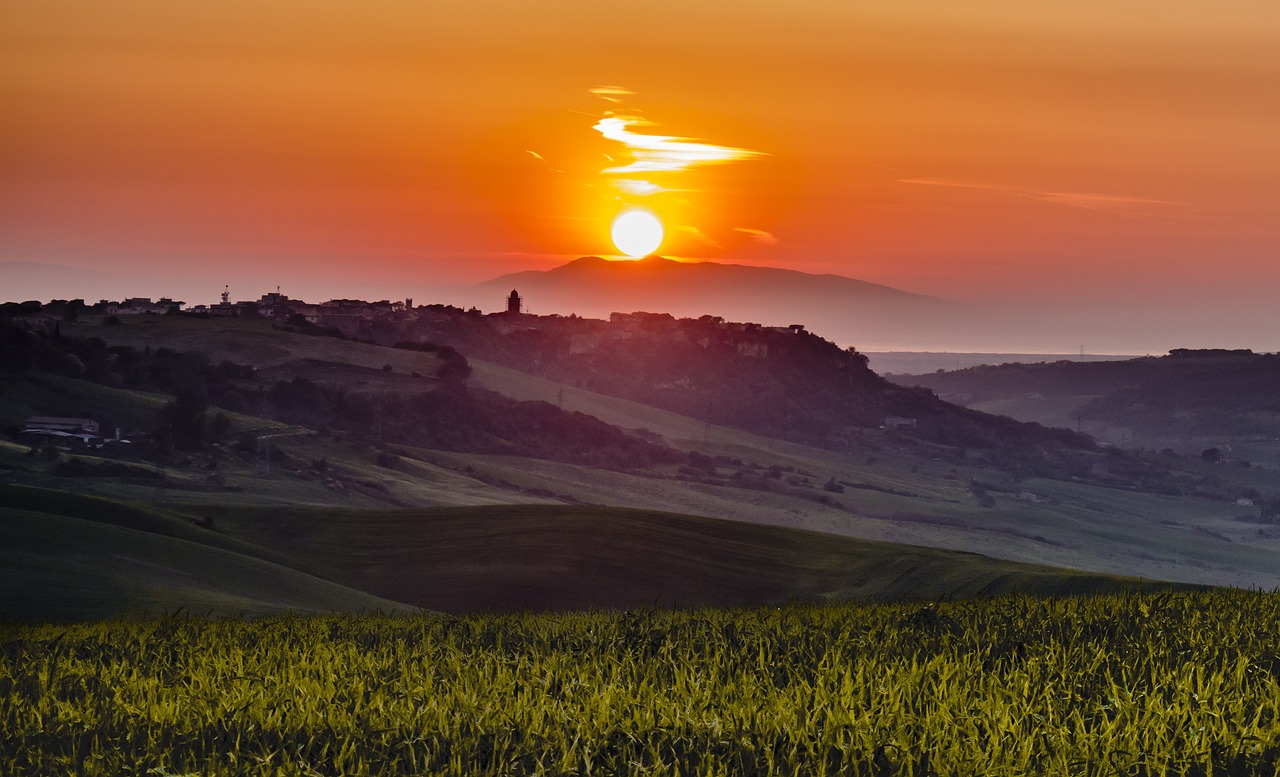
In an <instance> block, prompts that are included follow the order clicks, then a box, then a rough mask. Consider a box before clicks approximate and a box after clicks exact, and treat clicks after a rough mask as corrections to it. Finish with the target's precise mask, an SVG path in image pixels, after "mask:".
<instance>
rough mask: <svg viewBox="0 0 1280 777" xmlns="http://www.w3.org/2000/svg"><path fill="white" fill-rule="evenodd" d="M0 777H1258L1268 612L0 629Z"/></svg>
mask: <svg viewBox="0 0 1280 777" xmlns="http://www.w3.org/2000/svg"><path fill="white" fill-rule="evenodd" d="M0 729H2V730H3V733H4V736H3V739H2V741H0V772H3V773H4V774H11V775H48V774H78V775H118V774H152V775H233V774H234V775H316V774H324V775H337V774H343V775H401V774H415V775H458V776H459V777H461V776H462V775H495V776H496V775H690V776H692V775H725V776H728V775H795V776H797V777H799V776H800V775H804V776H806V777H807V776H808V775H868V776H870V775H875V776H876V777H881V776H888V775H913V776H914V775H920V776H932V775H972V774H989V775H1030V774H1041V775H1117V774H1123V775H1162V776H1163V775H1182V776H1184V777H1190V776H1193V775H1194V776H1196V777H1200V776H1203V777H1217V776H1218V775H1223V776H1231V777H1234V776H1236V775H1257V776H1259V777H1262V776H1263V775H1274V774H1275V773H1276V769H1277V767H1280V596H1277V595H1275V594H1263V593H1256V592H1243V591H1214V592H1182V593H1165V594H1160V595H1137V594H1112V595H1099V596H1092V597H1049V598H1030V597H1022V596H1017V597H997V598H987V599H975V600H961V601H955V602H945V603H940V604H938V605H936V606H932V607H921V606H920V605H919V604H915V605H908V604H884V605H854V604H842V605H827V606H813V605H787V606H783V607H779V608H773V607H770V608H756V609H721V610H696V609H695V610H659V609H640V610H635V611H627V612H623V611H607V612H597V613H583V614H544V615H537V614H528V613H524V614H513V615H497V614H490V615H475V616H466V617H448V616H434V615H417V616H401V617H388V616H362V617H357V616H329V617H315V618H297V617H285V618H265V619H261V620H256V621H243V620H226V621H210V620H204V619H199V618H188V617H169V618H164V619H160V620H152V621H144V622H125V621H115V622H105V623H102V622H100V623H87V624H79V625H74V626H70V627H62V626H15V625H9V626H4V627H0Z"/></svg>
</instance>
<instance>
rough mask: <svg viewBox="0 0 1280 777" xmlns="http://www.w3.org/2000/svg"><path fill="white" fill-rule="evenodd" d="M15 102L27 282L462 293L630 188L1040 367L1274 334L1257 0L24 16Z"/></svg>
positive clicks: (13, 217)
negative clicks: (916, 296)
mask: <svg viewBox="0 0 1280 777" xmlns="http://www.w3.org/2000/svg"><path fill="white" fill-rule="evenodd" d="M0 105H3V106H4V117H5V118H4V121H3V122H0V273H3V275H0V297H5V298H15V297H22V298H38V299H48V298H66V297H78V296H83V297H85V298H89V299H93V298H98V297H103V296H124V295H125V294H130V295H145V296H152V297H158V296H161V295H167V296H174V297H177V298H182V299H185V300H187V301H189V302H212V301H215V300H216V297H217V294H218V292H220V291H221V290H222V289H223V286H224V284H227V285H230V286H231V288H232V296H233V298H236V299H250V298H256V297H257V296H258V295H259V294H261V293H263V292H265V291H269V290H274V289H275V287H276V286H279V287H280V288H281V290H282V291H283V292H284V293H286V294H289V295H290V296H293V297H301V298H305V299H310V300H313V301H319V300H322V299H327V298H331V297H365V298H375V299H381V298H402V297H405V296H413V297H414V298H415V301H416V302H418V303H422V302H428V301H435V297H439V298H440V299H439V301H450V302H452V301H455V299H454V297H456V296H457V295H458V294H460V293H461V292H459V291H457V288H458V287H464V286H467V285H469V284H474V283H478V282H480V281H484V280H488V279H490V278H493V277H495V276H498V275H502V274H504V273H509V272H514V271H519V270H526V269H548V268H551V267H555V266H557V265H559V264H562V263H564V262H566V261H568V260H570V259H573V258H576V257H579V256H583V255H592V254H594V255H604V256H614V255H619V253H620V251H619V249H618V248H616V247H615V245H614V243H613V241H612V240H611V237H610V235H611V226H612V222H613V220H614V218H615V217H616V216H618V215H619V214H620V213H622V212H624V211H626V210H629V209H637V208H638V209H644V210H648V211H650V212H651V213H653V214H654V215H655V216H657V217H658V219H659V220H660V222H661V223H662V225H663V228H664V230H665V235H664V238H663V242H662V243H661V245H660V247H659V248H658V252H659V253H661V254H663V255H666V256H671V257H677V258H685V259H690V260H705V259H710V260H713V261H722V262H736V263H744V264H757V265H768V266H775V267H784V268H790V269H794V270H800V271H804V272H812V273H828V272H829V273H837V274H840V275H846V276H849V277H853V278H859V279H862V280H867V281H872V282H875V283H881V284H885V285H889V286H893V287H896V288H900V289H904V290H907V291H912V292H917V293H921V294H930V295H936V296H940V297H944V298H947V299H951V300H956V301H960V302H963V303H966V304H972V305H979V306H990V307H1000V308H1002V309H1006V310H1010V311H1014V312H1015V313H1016V314H1018V315H1021V316H1022V320H1024V321H1027V322H1030V323H1028V326H1030V325H1031V324H1032V323H1034V324H1035V325H1036V326H1038V327H1040V328H1041V329H1043V330H1044V331H1045V332H1046V333H1047V334H1046V336H1045V337H1044V338H1042V341H1043V347H1044V348H1045V349H1046V350H1049V351H1053V350H1059V349H1065V350H1069V351H1074V350H1075V348H1076V341H1077V340H1078V339H1080V338H1081V337H1082V336H1083V335H1081V334H1080V332H1081V331H1083V330H1082V327H1083V325H1082V323H1081V322H1091V323H1092V324H1093V325H1094V328H1095V329H1096V330H1097V332H1098V334H1094V333H1093V332H1092V331H1091V332H1090V336H1091V337H1092V338H1094V341H1095V342H1097V343H1099V350H1102V349H1103V348H1105V349H1108V350H1112V351H1117V350H1119V351H1124V350H1125V349H1129V350H1133V351H1134V352H1142V351H1145V350H1151V349H1160V348H1163V347H1179V346H1180V345H1188V344H1189V345H1195V346H1208V345H1223V346H1230V347H1254V348H1256V349H1259V350H1277V349H1280V313H1276V312H1275V309H1276V308H1280V305H1276V297H1277V291H1280V4H1276V3H1274V2H1271V1H1270V0H1259V1H1257V2H1244V1H1233V0H1226V1H1225V2H1218V3H1204V2H1181V1H1179V0H1164V1H1162V2H1154V1H1153V0H1126V1H1124V2H1116V0H1106V1H1105V2H1104V1H1101V0H1080V1H1078V2H1071V3H1067V2H1044V3H1027V2H1025V1H1015V0H971V1H969V2H964V3H956V2H952V1H946V0H937V1H936V2H935V1H933V0H901V1H900V2H887V1H884V2H881V1H876V2H858V1H856V0H793V2H789V3H776V2H759V1H757V0H735V2H722V1H721V0H707V1H694V2H690V0H680V1H679V2H676V1H675V0H651V1H650V2H647V3H629V4H628V3H600V2H595V1H592V2H578V1H577V0H571V1H570V0H547V1H546V2H541V3H528V2H523V0H519V1H517V0H475V1H472V2H452V0H433V2H429V3H425V2H416V1H410V0H369V2H364V3H359V4H356V3H349V2H334V1H331V0H307V1H306V2H303V1H302V0H297V1H292V0H290V1H286V0H253V1H252V2H248V1H245V0H221V1H220V2H205V1H204V0H186V1H185V2H182V3H173V2H167V1H161V0H145V1H140V0H113V2H109V3H108V2H101V1H100V0H95V1H93V2H87V1H84V0H81V1H79V2H77V1H76V0H64V1H63V2H57V3H50V2H47V0H40V1H38V2H33V1H30V0H7V2H6V3H5V10H4V12H3V15H2V16H0ZM6 276H7V277H6ZM5 287H9V289H10V291H9V292H5V291H4V288H5ZM450 295H454V296H453V297H451V296H450ZM464 301H466V302H468V303H471V301H469V300H464ZM483 302H484V301H477V302H475V303H474V304H480V305H481V307H483V308H494V309H496V308H497V307H498V306H499V305H500V304H501V301H494V302H493V304H492V305H486V304H483ZM1055 331H1061V332H1063V333H1064V334H1063V335H1062V337H1059V338H1057V339H1055V337H1054V336H1053V334H1052V333H1053V332H1055ZM1068 332H1069V333H1070V334H1069V335H1068V334H1066V333H1068ZM1103 333H1106V336H1105V337H1104V336H1103ZM1126 333H1129V334H1128V335H1126ZM1126 338H1127V339H1126ZM1104 340H1105V345H1104V344H1103V343H1104ZM981 346H982V347H981V348H980V349H982V350H989V349H997V350H998V349H999V347H1000V343H998V342H987V343H983V344H981ZM974 347H975V348H978V347H979V345H978V344H975V346H974ZM1020 347H1021V348H1023V349H1025V348H1026V347H1027V344H1026V343H1025V342H1024V343H1022V344H1021V346H1020Z"/></svg>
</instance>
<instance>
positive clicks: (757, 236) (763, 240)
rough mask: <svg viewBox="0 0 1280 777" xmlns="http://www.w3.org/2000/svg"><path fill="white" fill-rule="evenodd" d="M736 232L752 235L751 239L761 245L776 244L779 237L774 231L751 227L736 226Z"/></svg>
mask: <svg viewBox="0 0 1280 777" xmlns="http://www.w3.org/2000/svg"><path fill="white" fill-rule="evenodd" d="M733 231H734V232H741V233H742V234H744V235H750V236H751V239H752V240H754V241H756V242H757V243H759V244H761V245H766V246H776V245H777V244H778V238H777V237H775V236H774V234H773V233H772V232H765V231H764V230H763V229H751V228H749V227H734V228H733Z"/></svg>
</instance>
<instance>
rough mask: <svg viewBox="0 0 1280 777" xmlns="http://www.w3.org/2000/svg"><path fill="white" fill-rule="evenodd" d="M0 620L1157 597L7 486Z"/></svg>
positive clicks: (553, 531) (824, 541) (847, 547)
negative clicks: (133, 501)
mask: <svg viewBox="0 0 1280 777" xmlns="http://www.w3.org/2000/svg"><path fill="white" fill-rule="evenodd" d="M0 498H2V499H3V500H4V502H5V503H7V504H9V505H11V506H10V507H8V508H4V509H3V511H2V512H0V532H3V536H4V539H5V543H4V551H3V555H4V558H5V561H6V568H7V569H8V570H10V573H9V574H8V575H6V576H5V577H4V578H0V581H2V583H3V586H4V589H3V591H0V600H3V601H5V602H7V603H8V604H7V605H6V610H5V612H4V613H3V614H2V617H9V618H14V617H17V618H36V619H40V618H52V619H69V618H81V617H109V616H111V615H116V614H124V613H131V612H140V611H144V610H145V611H151V612H156V611H160V610H165V609H168V610H172V609H174V608H176V607H178V606H182V607H187V608H189V609H196V608H201V609H211V610H212V611H214V612H217V613H223V614H227V613H236V612H249V613H264V612H277V611H281V610H289V609H303V610H326V609H337V610H354V609H370V608H374V607H382V608H387V607H392V608H394V607H396V606H397V605H395V604H394V602H403V603H405V604H408V605H413V606H418V607H425V608H430V609H437V610H444V611H449V612H468V611H478V610H487V609H495V608H496V609H523V608H532V609H557V610H565V609H583V608H601V607H604V608H624V607H631V608H634V607H643V606H647V605H654V604H657V605H661V606H675V605H680V606H697V605H740V604H760V603H769V602H784V601H789V600H822V599H858V600H869V599H874V600H899V599H925V600H932V599H937V598H942V597H953V596H973V595H985V594H998V593H1008V592H1012V591H1021V592H1028V593H1037V594H1066V593H1083V592H1091V591H1111V590H1121V589H1124V590H1128V589H1142V590H1156V589H1164V588H1167V587H1169V586H1168V585H1167V584H1160V583H1147V582H1140V581H1137V580H1132V579H1125V578H1119V577H1114V576H1108V575H1096V574H1085V573H1077V572H1072V571H1070V570H1061V569H1051V568H1047V567H1037V566H1033V565H1029V564H1018V563H1013V562H1007V561H998V560H995V559H990V558H986V557H983V556H978V555H974V554H969V553H959V552H955V551H943V550H933V549H928V548H920V547H911V546H905V545H896V544H892V543H884V542H871V541H864V540H855V539H850V538H841V537H832V536H830V535H823V534H818V533H815V532H808V531H799V530H794V529H784V528H779V527H769V526H752V525H744V524H740V523H736V522H732V521H722V520H715V519H710V518H698V517H693V516H686V515H675V514H672V513H661V512H654V511H646V510H629V509H622V508H612V507H599V506H566V505H502V506H491V507H475V508H439V509H428V510H350V509H332V508H315V507H284V508H273V507H266V508H252V507H251V508H245V507H236V508H230V507H219V506H217V505H205V506H203V507H201V508H199V511H198V514H197V515H194V516H192V515H189V514H183V513H180V512H175V511H171V510H159V509H155V508H144V507H140V506H136V505H130V504H126V503H120V502H115V501H110V500H101V499H94V498H90V497H78V496H72V495H65V494H61V495H60V494H56V493H52V492H45V491H40V490H38V489H23V488H13V487H9V488H7V489H5V490H3V491H0Z"/></svg>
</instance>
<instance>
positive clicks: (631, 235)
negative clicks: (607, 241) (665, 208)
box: [613, 210, 663, 259]
mask: <svg viewBox="0 0 1280 777" xmlns="http://www.w3.org/2000/svg"><path fill="white" fill-rule="evenodd" d="M662 234H663V232H662V222H661V221H659V220H658V217H657V216H655V215H653V214H652V213H650V212H649V211H647V210H628V211H624V212H623V213H622V214H621V215H619V216H618V217H617V218H616V219H614V220H613V244H614V245H615V246H617V247H618V250H619V251H621V252H622V253H624V254H626V255H627V256H630V257H632V258H634V259H639V258H640V257H642V256H648V255H649V254H652V253H653V252H654V251H656V250H658V246H660V245H662Z"/></svg>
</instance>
